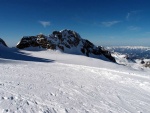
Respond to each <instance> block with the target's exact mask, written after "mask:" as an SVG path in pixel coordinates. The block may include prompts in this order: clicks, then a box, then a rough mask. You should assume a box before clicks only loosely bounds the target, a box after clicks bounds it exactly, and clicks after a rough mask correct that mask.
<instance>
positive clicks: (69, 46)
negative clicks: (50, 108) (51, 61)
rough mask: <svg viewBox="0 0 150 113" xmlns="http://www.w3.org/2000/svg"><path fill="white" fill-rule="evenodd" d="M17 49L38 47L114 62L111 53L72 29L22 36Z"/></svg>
mask: <svg viewBox="0 0 150 113" xmlns="http://www.w3.org/2000/svg"><path fill="white" fill-rule="evenodd" d="M16 47H17V48H19V49H24V48H29V47H39V48H46V49H52V50H61V51H63V52H65V53H70V54H78V55H86V56H89V57H94V58H100V59H104V60H110V61H112V62H115V59H114V58H113V57H112V56H111V53H110V52H109V51H107V50H105V49H104V48H103V47H101V46H98V47H97V46H95V45H94V44H93V43H91V42H90V41H88V40H86V39H82V38H81V36H80V35H79V34H78V33H77V32H75V31H72V30H67V29H65V30H62V31H53V33H52V34H51V35H49V36H45V35H43V34H40V35H37V36H24V37H23V38H22V39H21V41H20V42H19V43H18V44H17V46H16Z"/></svg>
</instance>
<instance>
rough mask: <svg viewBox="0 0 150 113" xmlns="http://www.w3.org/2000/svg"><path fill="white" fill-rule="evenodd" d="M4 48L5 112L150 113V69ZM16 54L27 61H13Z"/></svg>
mask: <svg viewBox="0 0 150 113" xmlns="http://www.w3.org/2000/svg"><path fill="white" fill-rule="evenodd" d="M0 49H1V50H0V51H3V52H1V55H0V72H1V73H0V78H1V79H0V112H3V113H150V109H149V108H150V70H149V69H146V68H144V69H143V70H135V69H133V68H130V67H125V66H121V65H117V64H115V63H111V62H107V61H102V60H99V59H94V58H90V57H85V56H79V55H71V54H65V53H61V52H59V51H52V50H50V51H48V50H45V51H34V52H33V51H25V50H16V49H9V48H5V49H3V48H0ZM6 49H7V52H6V53H5V52H4V51H5V50H6ZM16 54H20V55H23V56H24V57H23V58H22V59H20V58H19V57H17V58H15V59H14V58H12V57H9V56H11V55H12V56H15V55H16ZM8 55H9V56H8ZM37 57H39V58H38V59H37ZM27 58H29V59H30V58H32V60H33V61H32V60H26V59H27ZM34 58H35V60H34Z"/></svg>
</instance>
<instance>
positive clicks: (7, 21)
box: [0, 0, 150, 46]
mask: <svg viewBox="0 0 150 113" xmlns="http://www.w3.org/2000/svg"><path fill="white" fill-rule="evenodd" d="M149 5H150V0H0V37H1V38H3V39H4V40H5V41H6V43H7V44H8V46H15V45H16V44H17V42H18V41H19V40H20V39H21V37H22V36H28V35H37V34H39V33H43V34H45V35H48V34H51V33H52V31H54V30H62V29H71V30H74V31H76V32H78V33H79V34H80V35H81V37H82V38H85V39H88V40H90V41H91V42H93V43H94V44H96V45H103V46H115V45H117V46H118V45H133V46H135V45H137V46H150V24H149V21H150V7H149Z"/></svg>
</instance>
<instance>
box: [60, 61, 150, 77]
mask: <svg viewBox="0 0 150 113" xmlns="http://www.w3.org/2000/svg"><path fill="white" fill-rule="evenodd" d="M57 63H58V62H57ZM58 64H60V65H65V66H70V67H75V68H84V69H88V70H92V69H96V70H101V71H109V72H114V73H120V74H126V75H132V76H137V77H142V78H148V79H150V77H148V76H146V75H144V76H141V75H139V74H136V73H128V72H125V71H124V72H123V71H122V72H121V71H116V70H111V69H107V68H98V67H90V66H85V65H77V64H64V63H58ZM92 72H94V70H92Z"/></svg>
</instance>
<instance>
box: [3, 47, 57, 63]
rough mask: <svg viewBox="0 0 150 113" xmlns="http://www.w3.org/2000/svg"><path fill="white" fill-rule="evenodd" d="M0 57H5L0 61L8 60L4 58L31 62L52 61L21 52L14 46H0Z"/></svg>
mask: <svg viewBox="0 0 150 113" xmlns="http://www.w3.org/2000/svg"><path fill="white" fill-rule="evenodd" d="M0 58H2V59H5V60H2V59H0V63H1V62H3V63H5V62H8V61H6V60H20V61H32V62H53V61H54V60H50V59H44V58H38V57H34V56H30V54H28V53H24V52H21V51H19V50H18V49H16V48H6V47H0ZM9 62H11V61H9Z"/></svg>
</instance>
